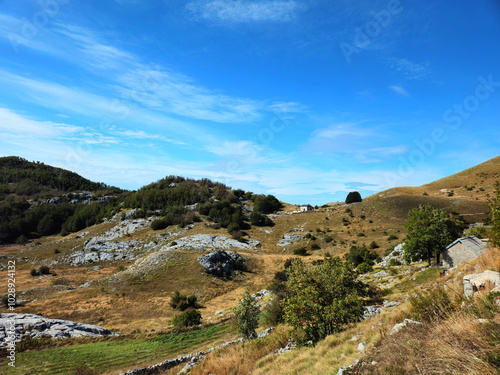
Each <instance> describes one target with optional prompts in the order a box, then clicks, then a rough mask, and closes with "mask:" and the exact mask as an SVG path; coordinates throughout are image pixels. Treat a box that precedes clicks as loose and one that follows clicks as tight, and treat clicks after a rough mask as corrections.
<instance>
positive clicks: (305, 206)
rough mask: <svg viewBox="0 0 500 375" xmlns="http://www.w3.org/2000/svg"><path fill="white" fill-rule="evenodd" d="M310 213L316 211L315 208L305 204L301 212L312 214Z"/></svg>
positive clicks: (301, 207)
mask: <svg viewBox="0 0 500 375" xmlns="http://www.w3.org/2000/svg"><path fill="white" fill-rule="evenodd" d="M310 211H314V208H313V206H311V205H310V204H303V205H302V206H300V212H310Z"/></svg>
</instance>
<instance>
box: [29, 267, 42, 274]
mask: <svg viewBox="0 0 500 375" xmlns="http://www.w3.org/2000/svg"><path fill="white" fill-rule="evenodd" d="M30 275H31V276H38V275H40V274H39V273H38V271H37V270H36V269H35V268H32V269H31V271H30Z"/></svg>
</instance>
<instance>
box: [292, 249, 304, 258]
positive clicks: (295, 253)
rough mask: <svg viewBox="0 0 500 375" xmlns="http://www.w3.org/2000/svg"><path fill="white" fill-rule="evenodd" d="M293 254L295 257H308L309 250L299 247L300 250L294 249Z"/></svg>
mask: <svg viewBox="0 0 500 375" xmlns="http://www.w3.org/2000/svg"><path fill="white" fill-rule="evenodd" d="M292 253H293V255H300V256H306V255H307V250H306V248H305V247H299V248H298V249H293V251H292Z"/></svg>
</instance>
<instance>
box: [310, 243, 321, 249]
mask: <svg viewBox="0 0 500 375" xmlns="http://www.w3.org/2000/svg"><path fill="white" fill-rule="evenodd" d="M319 249H321V247H319V245H318V244H317V243H313V244H311V250H319Z"/></svg>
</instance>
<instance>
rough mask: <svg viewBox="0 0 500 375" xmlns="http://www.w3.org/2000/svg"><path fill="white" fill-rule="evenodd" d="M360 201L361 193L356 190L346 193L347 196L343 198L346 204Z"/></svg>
mask: <svg viewBox="0 0 500 375" xmlns="http://www.w3.org/2000/svg"><path fill="white" fill-rule="evenodd" d="M361 201H362V199H361V194H359V193H358V192H357V191H351V192H350V193H349V194H347V198H346V199H345V202H346V203H347V204H349V203H355V202H361Z"/></svg>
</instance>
